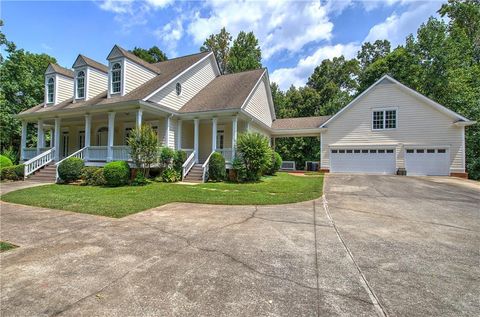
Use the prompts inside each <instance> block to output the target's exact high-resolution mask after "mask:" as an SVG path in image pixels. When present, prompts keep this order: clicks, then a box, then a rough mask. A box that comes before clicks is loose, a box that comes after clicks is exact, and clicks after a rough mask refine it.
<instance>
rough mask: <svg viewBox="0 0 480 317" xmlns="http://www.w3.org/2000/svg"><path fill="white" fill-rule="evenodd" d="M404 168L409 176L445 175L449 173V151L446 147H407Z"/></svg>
mask: <svg viewBox="0 0 480 317" xmlns="http://www.w3.org/2000/svg"><path fill="white" fill-rule="evenodd" d="M405 169H406V170H407V175H411V176H423V175H427V176H447V175H449V174H450V153H449V151H448V149H447V148H428V147H426V148H412V149H408V148H407V149H406V150H405Z"/></svg>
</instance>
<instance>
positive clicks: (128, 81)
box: [107, 45, 160, 97]
mask: <svg viewBox="0 0 480 317" xmlns="http://www.w3.org/2000/svg"><path fill="white" fill-rule="evenodd" d="M107 60H108V97H115V96H124V95H126V94H128V93H129V92H131V91H132V90H134V89H135V88H137V87H139V86H140V85H142V84H144V83H146V82H147V81H149V80H150V79H152V78H154V77H155V76H157V75H158V74H160V71H159V70H158V68H157V67H156V66H155V65H154V64H150V63H147V62H146V61H144V60H143V59H141V58H139V57H137V56H136V55H134V54H132V53H130V52H129V51H127V50H125V49H123V48H121V47H120V46H118V45H115V46H114V47H113V49H112V50H111V51H110V54H108V56H107Z"/></svg>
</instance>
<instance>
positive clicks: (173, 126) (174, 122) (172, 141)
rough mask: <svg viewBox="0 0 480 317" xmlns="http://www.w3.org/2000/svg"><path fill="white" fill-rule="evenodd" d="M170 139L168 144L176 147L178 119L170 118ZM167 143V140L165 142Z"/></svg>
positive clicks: (170, 146)
mask: <svg viewBox="0 0 480 317" xmlns="http://www.w3.org/2000/svg"><path fill="white" fill-rule="evenodd" d="M165 124H167V119H165ZM168 133H169V134H168V135H169V139H168V144H167V146H168V147H169V148H171V149H175V148H176V138H175V136H176V134H177V120H173V119H170V129H169V131H168ZM165 144H166V142H165Z"/></svg>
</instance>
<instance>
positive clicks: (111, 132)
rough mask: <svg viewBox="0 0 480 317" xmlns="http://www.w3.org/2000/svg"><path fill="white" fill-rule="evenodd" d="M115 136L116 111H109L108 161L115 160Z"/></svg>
mask: <svg viewBox="0 0 480 317" xmlns="http://www.w3.org/2000/svg"><path fill="white" fill-rule="evenodd" d="M114 136H115V112H109V113H108V143H107V161H108V162H111V161H113V148H112V146H113V137H114Z"/></svg>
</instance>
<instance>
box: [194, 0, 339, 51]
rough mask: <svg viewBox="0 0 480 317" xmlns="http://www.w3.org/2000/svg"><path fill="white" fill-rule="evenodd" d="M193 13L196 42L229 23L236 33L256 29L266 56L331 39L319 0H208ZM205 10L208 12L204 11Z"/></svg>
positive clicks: (231, 31) (328, 23)
mask: <svg viewBox="0 0 480 317" xmlns="http://www.w3.org/2000/svg"><path fill="white" fill-rule="evenodd" d="M202 9H203V10H201V11H200V10H197V11H195V12H194V14H193V15H192V17H191V19H190V20H191V22H190V23H189V25H188V26H187V32H188V33H189V34H190V35H191V36H192V38H193V41H194V43H195V44H197V45H199V46H200V45H201V44H203V41H204V40H205V38H207V37H208V36H209V35H210V34H213V33H218V31H219V30H220V29H221V28H222V27H226V29H227V31H229V32H230V33H231V34H232V35H233V36H236V35H237V34H238V32H240V31H253V32H254V33H255V35H256V36H257V37H258V39H259V42H260V46H261V48H262V55H263V57H264V58H265V59H268V58H270V57H271V56H272V55H274V54H275V53H278V52H281V51H284V50H286V51H289V52H293V53H295V52H299V51H300V50H301V49H302V48H303V47H304V46H305V45H306V44H307V43H311V42H319V41H322V40H329V39H331V37H332V29H333V23H331V22H330V21H329V18H328V8H327V6H323V5H322V4H321V3H320V1H315V2H286V1H274V0H270V1H223V0H214V1H210V2H208V3H206V4H205V5H204V7H203V8H202ZM204 12H208V13H207V14H205V13H204Z"/></svg>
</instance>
